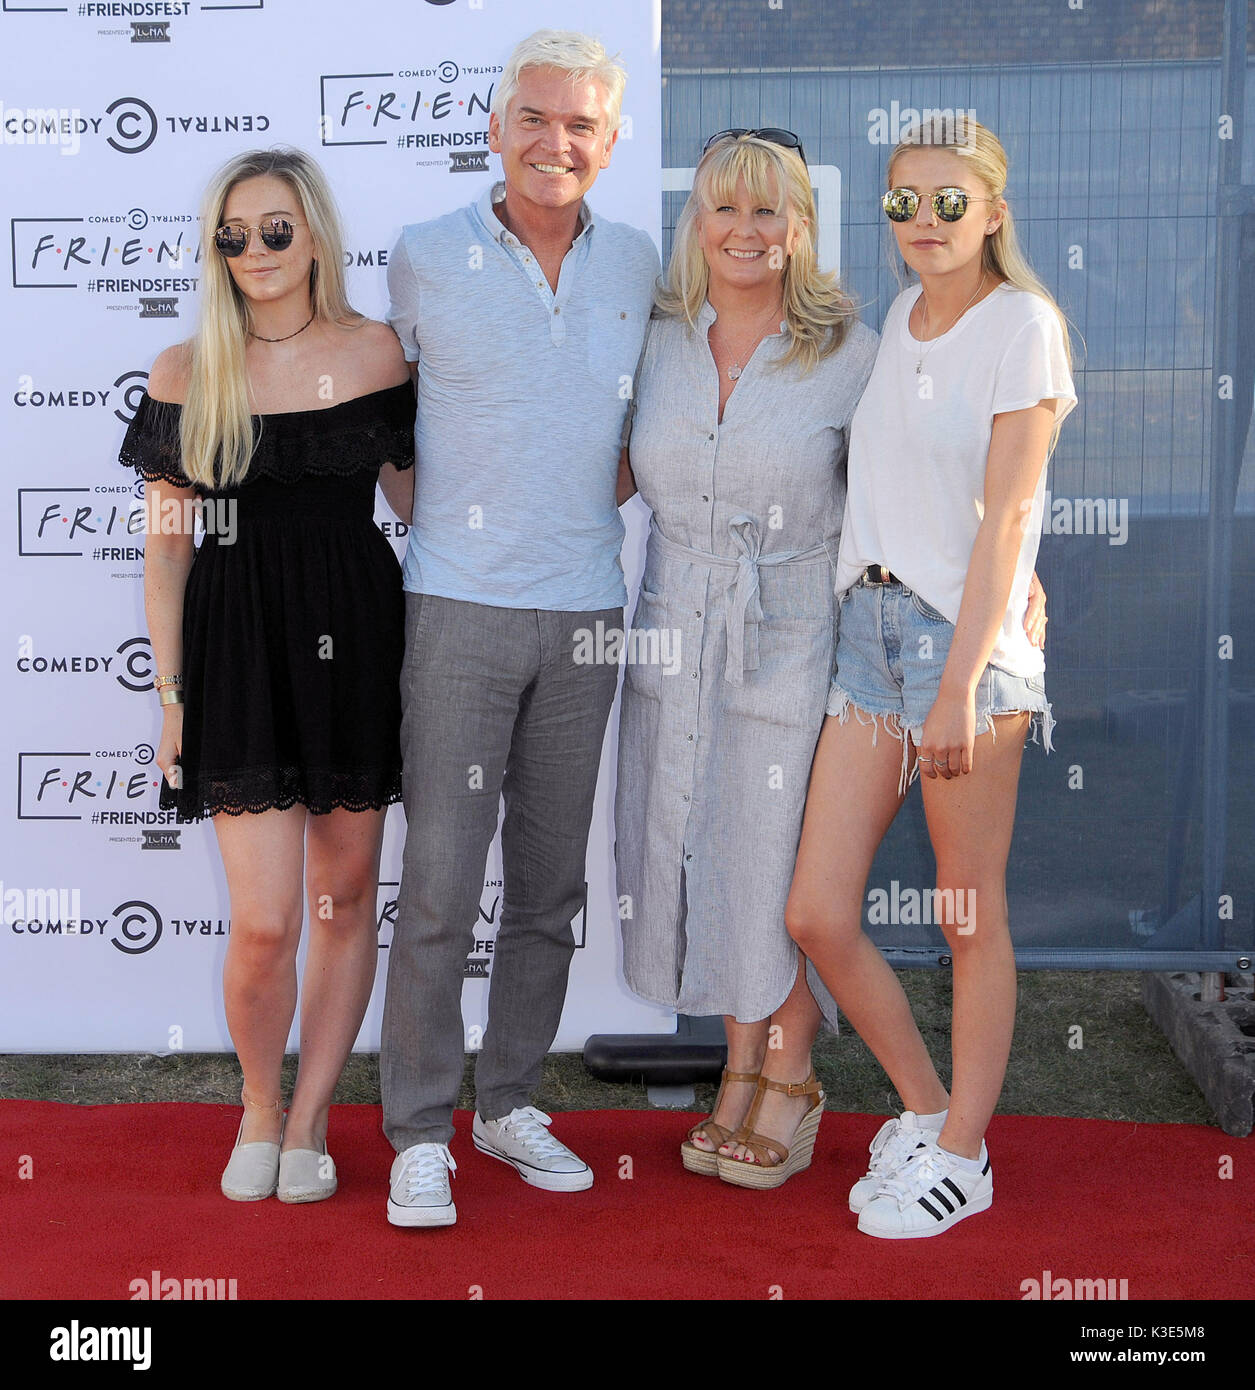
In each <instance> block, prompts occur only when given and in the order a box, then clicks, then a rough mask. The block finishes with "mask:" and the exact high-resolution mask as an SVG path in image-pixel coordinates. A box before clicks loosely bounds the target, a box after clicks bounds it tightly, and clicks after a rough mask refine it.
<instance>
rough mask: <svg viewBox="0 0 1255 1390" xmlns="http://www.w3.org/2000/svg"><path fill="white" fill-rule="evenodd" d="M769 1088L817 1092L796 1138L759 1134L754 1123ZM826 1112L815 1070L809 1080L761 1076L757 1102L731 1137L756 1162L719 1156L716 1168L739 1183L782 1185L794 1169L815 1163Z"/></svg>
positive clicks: (793, 1092)
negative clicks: (787, 1139) (774, 1157)
mask: <svg viewBox="0 0 1255 1390" xmlns="http://www.w3.org/2000/svg"><path fill="white" fill-rule="evenodd" d="M768 1091H783V1092H784V1094H785V1095H789V1096H813V1097H814V1099H813V1100H812V1102H811V1107H810V1109H809V1110H808V1111H807V1112H806V1113H805V1114H804V1115H803V1116H802V1118H801V1119H800V1120H799V1121H798V1125H797V1128H796V1129H795V1130H794V1131H793V1142H792V1144H790V1145H785V1144H782V1143H781V1142H780V1140H779V1139H769V1138H768V1137H767V1136H766V1135H762V1134H755V1133H754V1125H755V1123H756V1122H757V1120H758V1112H759V1110H760V1109H761V1108H762V1103H763V1096H765V1095H766V1094H767V1092H768ZM823 1112H824V1092H823V1087H822V1086H820V1084H819V1078H818V1077H817V1076H816V1075H815V1073H814V1072H813V1071H812V1072H811V1074H810V1076H808V1077H807V1079H806V1080H805V1081H769V1080H768V1079H767V1077H765V1076H760V1077H759V1078H758V1090H757V1092H756V1093H755V1095H754V1103H753V1104H752V1105H751V1106H750V1112H749V1114H748V1115H747V1116H746V1117H745V1124H744V1125H743V1126H742V1127H741V1130H740V1131H738V1132H737V1134H735V1135H733V1137H732V1138H731V1139H730V1140H729V1141H728V1142H729V1143H735V1144H744V1145H745V1147H746V1148H747V1149H749V1151H750V1152H751V1153H752V1154H753V1155H754V1162H753V1163H750V1162H749V1161H748V1160H746V1159H741V1158H726V1157H724V1155H723V1154H719V1155H718V1156H717V1163H716V1168H717V1171H718V1173H719V1176H720V1177H721V1178H722V1179H723V1180H724V1182H730V1183H734V1184H735V1185H736V1186H737V1187H756V1188H767V1187H779V1186H780V1184H781V1183H783V1182H785V1181H787V1180H788V1179H789V1178H790V1177H792V1176H793V1174H794V1173H800V1172H801V1171H802V1170H803V1169H804V1168H809V1167H810V1166H811V1155H812V1154H813V1153H814V1151H815V1136H816V1135H817V1134H818V1133H819V1119H820V1116H821V1115H822V1114H823ZM772 1152H775V1153H778V1154H779V1155H780V1158H779V1159H778V1160H777V1161H776V1162H774V1163H773V1162H772V1160H771V1158H770V1156H769V1155H770V1154H771V1153H772Z"/></svg>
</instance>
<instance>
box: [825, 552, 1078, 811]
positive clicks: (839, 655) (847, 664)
mask: <svg viewBox="0 0 1255 1390" xmlns="http://www.w3.org/2000/svg"><path fill="white" fill-rule="evenodd" d="M953 637H954V624H953V623H952V622H950V621H949V620H948V619H947V618H945V617H943V616H942V615H941V614H940V613H938V612H937V610H936V609H935V608H933V607H932V606H931V605H930V604H927V603H925V602H924V600H923V599H922V598H920V596H919V595H918V594H917V593H915V592H914V591H913V590H911V589H908V588H907V587H906V586H905V585H904V584H897V583H893V584H869V583H868V582H867V581H866V580H865V579H861V578H860V579H859V580H858V582H857V583H856V584H855V585H854V587H853V588H851V589H848V590H847V591H846V592H845V593H844V594H842V596H841V601H840V605H839V625H838V628H837V650H836V668H835V670H834V672H833V678H832V688H831V690H829V692H828V711H827V712H828V713H829V714H831V715H834V716H835V717H836V718H838V719H840V720H841V722H842V723H845V721H846V720H847V719H848V718H849V717H850V709H851V707H852V708H853V709H854V714H855V718H856V719H858V720H859V722H860V723H868V722H870V723H871V725H872V742H873V743H875V741H876V727H877V718H878V717H879V719H880V722H881V723H883V724H884V727H885V729H886V730H887V731H888V732H889V733H890V734H891V735H892V736H893V737H894V738H896V739H898V740H899V741H900V742H901V744H902V778H901V782H900V783H899V789H900V790H901V791H903V792H905V791H906V788H907V786H908V777H907V763H908V761H909V759H908V756H907V743H906V738H905V736H904V732H903V731H904V730H905V731H906V732H907V733H909V734H910V736H911V742H912V743H913V744H914V745H915V747H917V748H918V747H919V743H920V739H921V737H922V736H923V731H924V720H925V719H926V718H927V717H928V712H929V710H931V709H932V707H933V703H934V701H935V700H936V699H937V692H938V691H939V689H940V688H941V673H942V671H943V670H944V669H945V664H946V657H947V656H948V655H949V652H950V642H951V639H952V638H953ZM1024 712H1028V713H1030V714H1031V715H1032V719H1031V720H1030V729H1031V731H1032V737H1033V741H1034V742H1037V740H1038V731H1039V730H1040V735H1041V745H1042V747H1043V748H1044V749H1045V751H1046V752H1047V753H1049V752H1050V751H1051V741H1050V736H1051V731H1052V730H1053V729H1054V722H1055V721H1054V715H1053V713H1052V711H1051V708H1050V702H1049V701H1048V700H1047V699H1046V681H1045V677H1044V676H1013V675H1011V673H1010V672H1009V671H1003V670H1001V669H1000V668H999V667H997V666H986V667H985V669H984V671H983V672H982V674H981V678H980V681H979V683H978V684H977V687H976V732H977V733H978V734H983V733H991V732H993V731H994V725H993V723H992V721H991V720H990V715H993V714H1020V713H1024ZM918 772H919V768H918V766H917V767H915V768H913V769H912V770H911V774H910V779H909V780H910V781H914V780H915V777H916V776H917V774H918Z"/></svg>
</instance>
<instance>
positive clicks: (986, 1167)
mask: <svg viewBox="0 0 1255 1390" xmlns="http://www.w3.org/2000/svg"><path fill="white" fill-rule="evenodd" d="M989 1166H990V1160H989V1159H988V1158H986V1159H985V1166H984V1167H983V1168H982V1169H981V1170H980V1175H981V1177H982V1178H983V1177H984V1176H985V1174H986V1173H988V1172H989Z"/></svg>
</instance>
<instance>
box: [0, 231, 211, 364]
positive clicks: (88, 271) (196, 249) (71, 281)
mask: <svg viewBox="0 0 1255 1390" xmlns="http://www.w3.org/2000/svg"><path fill="white" fill-rule="evenodd" d="M9 247H10V254H11V255H12V258H13V259H12V264H11V267H10V271H11V274H10V281H11V284H12V286H13V288H14V289H16V290H83V291H85V292H86V293H88V294H95V295H98V296H100V300H99V302H100V303H101V304H102V305H103V306H104V307H105V308H107V309H130V310H139V317H140V318H174V317H177V316H178V296H179V295H180V294H191V293H194V292H195V291H196V290H197V289H198V288H199V286H200V260H201V255H202V247H201V242H200V235H199V228H198V223H197V218H196V216H195V214H194V213H190V212H151V211H149V210H148V209H146V208H139V207H135V208H131V209H130V210H129V211H126V212H121V211H118V212H93V213H87V214H85V215H82V216H73V217H58V216H38V217H11V218H10V219H9ZM32 384H35V383H32Z"/></svg>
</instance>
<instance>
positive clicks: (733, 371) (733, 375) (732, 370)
mask: <svg viewBox="0 0 1255 1390" xmlns="http://www.w3.org/2000/svg"><path fill="white" fill-rule="evenodd" d="M782 312H783V310H782V308H781V309H773V310H772V311H771V315H770V316H768V318H767V319H765V320H764V322H763V324H762V326H761V327H759V328H758V329H757V330H756V332H755V334H754V337H753V338H752V339H751V342H752V344H753V348H756V347H757V346H758V344H759V341H760V340H761V338H762V336H763V330H764V329H765V328H766V326H767V324H769V323H770V322H771V321H772V318H773V317H774V318H775V321H776V322H777V323H779V322H780V319H779V317H778V316H779V315H780V314H781V313H782ZM713 326H714V327H715V328H716V329H717V328H718V327H719V324H718V321H716V322H715V324H714V325H713ZM719 336H720V337H721V338H722V337H723V334H722V333H720V334H719ZM724 341H725V342H727V339H724ZM727 345H728V347H729V349H731V346H732V344H731V343H728V344H727ZM753 348H751V350H750V353H749V356H750V357H753V355H754V352H753ZM740 357H741V354H740V353H739V352H737V353H733V355H732V365H731V366H730V367H729V368H728V380H729V381H736V379H737V378H738V377H739V376H740V375H741V373H742V372H743V371H744V370H745V367H742V366H741V361H740ZM745 365H746V366H749V362H748V360H747V361H746V364H745Z"/></svg>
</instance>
